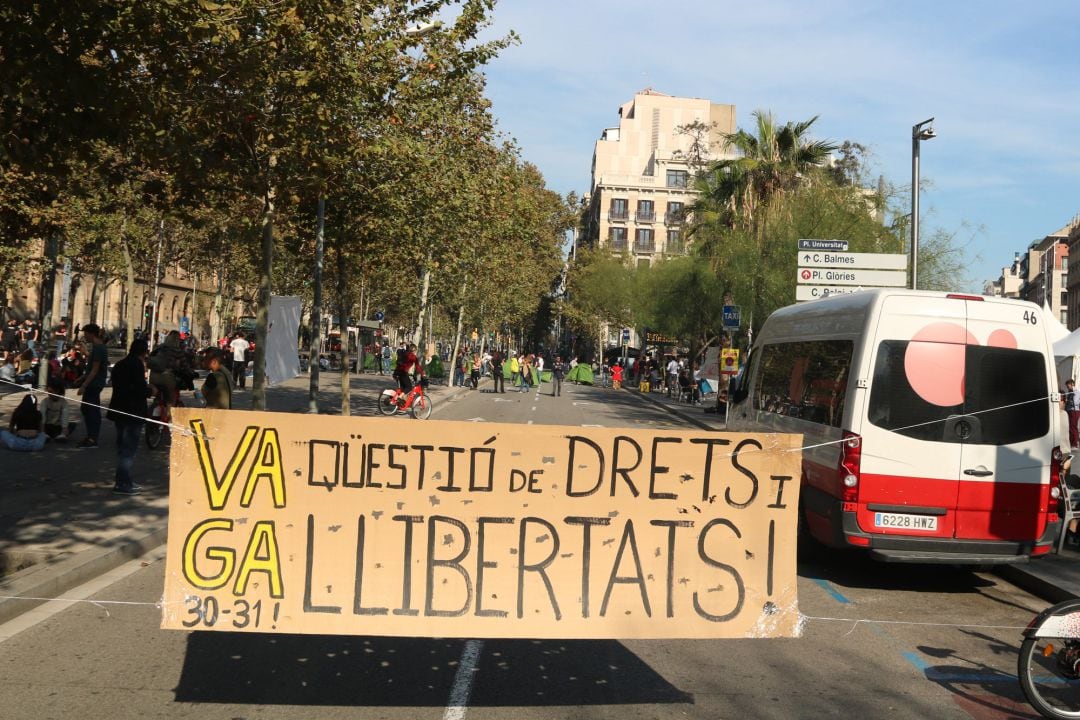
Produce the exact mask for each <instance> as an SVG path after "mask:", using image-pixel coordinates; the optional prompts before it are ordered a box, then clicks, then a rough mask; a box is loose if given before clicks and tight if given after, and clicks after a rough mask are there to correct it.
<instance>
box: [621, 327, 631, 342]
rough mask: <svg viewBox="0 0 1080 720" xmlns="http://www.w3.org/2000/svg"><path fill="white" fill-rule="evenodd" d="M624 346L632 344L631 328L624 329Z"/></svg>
mask: <svg viewBox="0 0 1080 720" xmlns="http://www.w3.org/2000/svg"><path fill="white" fill-rule="evenodd" d="M622 344H623V345H629V344H630V328H623V329H622Z"/></svg>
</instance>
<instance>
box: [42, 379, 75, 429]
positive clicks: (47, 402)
mask: <svg viewBox="0 0 1080 720" xmlns="http://www.w3.org/2000/svg"><path fill="white" fill-rule="evenodd" d="M48 390H49V394H48V395H46V396H45V399H44V400H42V401H41V417H42V423H43V425H42V426H43V428H44V430H45V435H46V436H47V437H48V438H49V439H50V440H55V441H56V442H67V440H68V438H70V437H71V436H72V434H73V433H74V432H75V425H76V424H77V423H76V422H75V421H74V420H73V419H72V418H71V414H70V412H69V408H68V401H67V398H66V397H64V380H63V378H61V377H50V378H49V384H48Z"/></svg>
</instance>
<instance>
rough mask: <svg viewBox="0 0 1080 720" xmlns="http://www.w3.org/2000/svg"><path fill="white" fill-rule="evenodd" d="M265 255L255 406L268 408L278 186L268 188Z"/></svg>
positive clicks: (253, 387) (261, 271)
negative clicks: (271, 296) (269, 323)
mask: <svg viewBox="0 0 1080 720" xmlns="http://www.w3.org/2000/svg"><path fill="white" fill-rule="evenodd" d="M262 225H263V227H262V230H263V236H262V258H261V262H260V264H259V306H258V308H257V309H256V311H255V374H254V378H253V379H252V383H251V409H252V410H265V409H266V335H267V330H268V329H269V328H268V327H267V325H268V322H269V318H270V281H271V273H272V272H273V269H274V190H273V188H267V189H266V195H265V198H264V204H263V217H262Z"/></svg>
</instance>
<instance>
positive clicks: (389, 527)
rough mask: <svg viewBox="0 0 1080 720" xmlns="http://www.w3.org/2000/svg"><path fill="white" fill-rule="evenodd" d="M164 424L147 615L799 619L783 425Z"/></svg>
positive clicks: (208, 419)
mask: <svg viewBox="0 0 1080 720" xmlns="http://www.w3.org/2000/svg"><path fill="white" fill-rule="evenodd" d="M173 420H174V422H177V423H180V424H182V425H184V426H185V427H189V428H191V430H192V431H193V432H194V436H189V437H186V436H184V435H181V434H180V433H174V435H173V445H172V455H171V457H170V469H171V478H170V498H169V538H168V559H167V568H166V576H165V592H164V598H163V611H162V613H163V614H162V627H163V628H172V629H198V630H226V631H244V632H246V631H252V632H256V631H257V632H287V633H319V634H339V635H340V634H362V635H393V636H411V637H493V638H611V639H619V638H727V637H790V636H794V635H797V634H798V628H799V613H798V603H797V596H796V585H795V581H796V575H795V529H796V508H797V507H798V493H799V473H800V462H801V452H800V451H799V447H800V444H801V440H802V437H801V436H799V435H765V434H739V433H710V432H693V431H679V432H675V431H670V430H622V429H606V428H581V427H563V426H550V425H549V426H545V425H509V424H488V423H466V422H445V421H426V422H417V421H413V420H406V419H391V418H381V417H379V418H355V417H354V418H341V417H331V416H314V415H298V414H296V415H294V414H285V413H259V412H241V411H235V410H208V409H191V408H177V409H176V411H175V412H174V415H173Z"/></svg>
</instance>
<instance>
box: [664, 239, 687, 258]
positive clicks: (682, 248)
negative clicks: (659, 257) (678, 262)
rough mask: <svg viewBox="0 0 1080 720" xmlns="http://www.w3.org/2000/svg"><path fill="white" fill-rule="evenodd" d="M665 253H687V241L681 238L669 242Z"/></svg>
mask: <svg viewBox="0 0 1080 720" xmlns="http://www.w3.org/2000/svg"><path fill="white" fill-rule="evenodd" d="M664 253H665V254H666V255H685V254H686V243H684V242H683V241H682V240H679V241H678V242H669V243H668V244H667V247H665V248H664Z"/></svg>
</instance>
